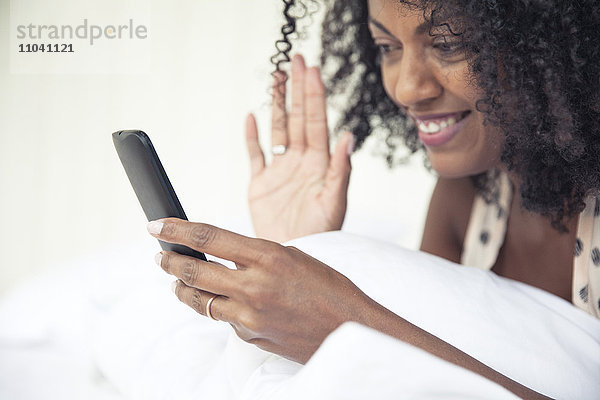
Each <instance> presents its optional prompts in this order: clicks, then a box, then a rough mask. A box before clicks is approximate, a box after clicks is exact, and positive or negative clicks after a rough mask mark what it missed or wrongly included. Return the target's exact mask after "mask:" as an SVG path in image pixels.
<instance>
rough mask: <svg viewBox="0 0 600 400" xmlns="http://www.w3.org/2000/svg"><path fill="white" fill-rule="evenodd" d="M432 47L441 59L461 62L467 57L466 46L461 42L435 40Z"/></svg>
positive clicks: (445, 39)
mask: <svg viewBox="0 0 600 400" xmlns="http://www.w3.org/2000/svg"><path fill="white" fill-rule="evenodd" d="M432 47H433V48H434V49H435V50H436V52H437V54H438V56H439V57H440V58H444V59H448V60H452V61H459V60H462V59H464V57H465V52H464V45H463V44H462V42H461V41H460V40H456V39H447V38H446V37H440V38H439V39H438V38H436V39H435V40H434V42H433V45H432Z"/></svg>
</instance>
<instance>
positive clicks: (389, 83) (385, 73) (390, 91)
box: [381, 64, 398, 104]
mask: <svg viewBox="0 0 600 400" xmlns="http://www.w3.org/2000/svg"><path fill="white" fill-rule="evenodd" d="M381 81H382V83H383V90H384V91H385V93H386V94H387V96H388V97H389V98H390V100H392V101H393V102H394V103H396V104H398V102H397V101H396V100H395V99H394V88H395V87H396V80H395V77H394V75H393V73H392V71H391V70H390V68H389V67H385V66H384V65H383V64H382V66H381Z"/></svg>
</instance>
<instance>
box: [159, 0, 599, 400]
mask: <svg viewBox="0 0 600 400" xmlns="http://www.w3.org/2000/svg"><path fill="white" fill-rule="evenodd" d="M326 3H327V6H328V10H327V14H326V16H325V20H324V24H323V55H322V64H323V69H324V70H325V71H326V72H327V75H326V83H325V85H324V84H323V83H322V82H321V79H320V74H319V70H318V69H317V68H314V67H312V68H309V67H307V66H306V65H305V62H304V60H303V58H302V57H301V56H299V55H296V56H294V57H293V58H292V66H291V69H292V76H291V89H292V93H291V97H292V101H291V110H290V111H289V113H288V112H287V110H286V109H285V107H284V106H283V105H285V104H286V102H285V96H286V89H285V84H284V83H285V82H286V80H287V75H286V74H285V73H283V72H282V71H281V70H280V66H281V64H282V61H281V59H282V57H274V58H273V60H274V64H275V67H276V72H275V74H274V75H275V83H274V89H275V90H274V107H273V129H272V132H271V138H272V144H273V145H276V146H277V147H276V148H277V149H278V151H277V153H275V152H274V154H276V157H274V159H273V162H272V163H271V164H270V165H266V163H265V159H264V154H263V151H262V149H261V146H260V145H259V142H258V131H257V127H256V123H255V121H254V118H252V117H249V118H248V120H247V126H246V139H247V144H248V151H249V154H250V159H251V166H252V181H251V183H250V193H249V200H250V209H251V212H252V217H253V223H254V226H255V230H256V233H257V235H258V236H259V237H261V238H264V239H271V240H274V241H280V242H281V241H286V240H289V239H291V238H295V237H299V236H302V235H306V234H309V233H315V232H321V231H329V230H337V229H340V227H341V224H342V221H343V219H344V214H345V208H346V192H347V188H348V180H349V176H350V170H351V168H350V159H349V153H350V152H348V151H347V150H346V149H347V148H349V147H350V148H352V147H353V146H354V141H356V144H357V145H359V146H360V145H361V144H362V142H363V141H364V140H365V138H366V137H367V136H369V135H370V134H371V133H372V132H374V133H377V134H380V135H383V138H384V140H385V142H386V144H387V145H388V148H389V152H388V154H387V158H388V161H389V163H390V164H393V163H394V151H395V150H396V148H397V147H398V146H399V144H400V143H399V141H398V139H403V141H404V142H405V144H406V145H407V146H408V148H409V149H410V150H411V151H412V152H416V151H418V150H424V151H425V154H426V156H427V160H428V163H429V165H430V166H431V167H432V169H433V170H435V172H436V173H437V174H438V175H439V179H438V183H437V186H436V188H435V190H434V193H433V196H432V199H431V203H430V206H429V212H428V216H427V221H426V225H425V231H424V234H423V240H422V244H421V250H423V251H426V252H429V253H432V254H435V255H438V256H441V257H443V258H446V259H448V260H450V261H454V262H462V263H463V264H466V265H470V266H475V267H479V268H482V269H488V270H489V269H491V270H492V271H493V272H494V273H496V274H497V275H500V276H503V277H505V278H509V279H512V280H515V281H519V282H523V283H526V284H529V285H531V286H535V287H538V288H540V289H543V290H545V291H546V292H549V293H551V294H553V295H555V296H558V297H562V298H563V299H565V300H568V301H570V302H572V303H573V304H574V305H575V306H577V307H579V308H581V309H582V310H584V311H586V312H587V313H588V314H590V315H592V316H594V317H600V269H599V268H598V265H600V261H599V260H600V257H599V256H598V254H600V251H599V250H598V248H599V247H600V218H599V217H600V211H599V210H600V200H599V199H598V198H596V196H597V195H598V194H599V193H600V162H599V161H598V160H599V159H598V157H597V154H598V153H599V152H600V113H599V110H598V104H599V101H600V80H598V76H600V51H599V50H598V48H597V46H596V45H595V44H594V40H593V38H594V37H596V36H597V27H598V26H600V5H598V4H597V2H595V1H577V2H568V1H567V2H565V1H558V0H557V1H556V2H554V3H553V2H548V1H544V2H532V1H521V2H519V1H517V2H514V1H513V2H505V3H504V2H500V1H494V0H490V1H480V0H473V1H459V0H451V1H447V0H444V1H428V0H423V1H400V0H368V1H364V0H363V1H359V0H356V1H352V2H349V1H342V0H338V1H334V0H332V1H328V2H326ZM549 3H553V4H549ZM284 4H285V5H286V7H285V11H284V14H285V16H286V19H287V24H286V26H285V27H284V28H283V29H282V32H283V34H284V39H283V42H284V43H287V44H288V46H280V49H281V51H280V54H279V55H280V56H281V55H283V59H286V58H288V53H289V51H290V47H291V46H290V45H289V42H288V39H289V37H290V35H291V34H292V33H293V32H294V29H295V27H296V25H295V22H296V19H297V18H296V17H294V16H295V15H298V14H297V13H298V10H299V9H300V13H299V14H300V15H306V14H310V12H307V8H306V7H304V8H303V7H301V6H300V7H299V8H298V3H297V2H294V1H284ZM301 4H302V3H301ZM292 5H294V6H295V7H291V6H292ZM278 43H281V42H278ZM348 93H349V94H350V100H347V101H346V102H345V103H344V105H345V106H344V108H343V110H342V111H343V112H342V119H341V122H340V126H339V127H340V128H343V129H345V130H349V131H351V132H352V133H353V136H352V137H350V135H348V134H347V133H346V134H344V135H343V136H341V137H340V139H339V141H338V144H337V146H336V148H335V149H334V150H333V152H332V154H330V152H329V147H328V140H327V117H326V108H325V96H326V94H329V95H332V96H334V97H335V96H341V95H348ZM281 149H283V150H281ZM280 150H281V151H280ZM149 229H150V231H151V233H152V234H153V235H155V236H156V237H158V238H161V239H162V240H167V241H173V242H175V243H183V244H189V245H191V246H192V247H193V246H194V245H195V246H196V248H197V249H198V250H204V249H205V248H207V249H210V248H216V249H219V251H220V250H222V249H223V248H226V247H227V246H228V243H229V246H231V244H232V243H233V244H235V246H234V247H235V249H229V250H230V253H229V254H228V256H225V257H226V258H228V259H230V260H232V261H234V262H236V265H237V267H238V271H239V272H228V271H226V270H224V269H223V268H221V267H216V266H215V265H208V264H209V263H199V262H194V263H193V265H192V266H190V260H186V259H184V257H181V256H178V255H176V254H171V253H169V254H166V255H167V257H166V258H165V257H164V256H163V257H159V258H158V259H159V260H161V261H159V263H160V264H161V266H162V267H163V269H165V270H167V272H170V273H173V274H174V275H175V276H177V277H178V278H179V279H180V280H179V282H178V284H177V286H176V295H177V296H178V297H179V299H180V300H182V301H183V302H184V303H186V304H188V305H190V306H191V307H193V308H194V309H196V310H197V311H198V312H200V313H201V314H206V315H212V316H215V315H216V316H220V317H221V319H223V320H225V321H227V322H229V323H230V324H231V325H232V326H233V327H234V329H235V330H236V332H237V333H238V335H239V336H240V337H241V338H242V339H244V340H246V341H248V342H250V343H254V344H256V345H257V346H259V347H261V348H263V349H266V350H269V351H272V352H275V353H277V354H280V355H282V356H284V357H287V358H290V359H292V360H296V361H300V362H305V361H306V360H308V359H309V358H310V357H311V356H312V355H313V353H314V352H315V351H316V349H318V347H319V346H320V344H321V342H322V341H323V340H324V338H325V336H326V335H327V334H328V333H329V332H331V331H332V330H333V329H335V328H336V327H337V326H339V325H340V324H341V323H343V322H345V321H358V322H360V323H362V324H365V325H367V326H370V327H372V328H375V329H377V330H379V331H381V332H384V333H387V334H389V335H391V336H394V337H396V338H398V339H401V340H403V341H405V342H407V343H409V344H412V345H414V346H416V347H419V348H421V349H423V350H426V351H427V352H429V353H431V354H434V355H436V356H438V357H440V358H442V359H444V360H447V361H450V362H452V363H454V364H456V365H458V366H461V367H463V368H466V369H468V370H471V371H473V372H476V373H477V374H479V375H481V376H483V377H486V378H488V379H489V380H492V381H494V382H496V383H498V384H500V385H501V386H503V387H505V388H506V389H508V390H510V391H511V392H513V393H514V394H516V395H517V396H519V397H521V398H527V399H537V398H546V397H545V396H543V395H541V394H540V393H537V392H536V391H534V390H531V389H529V388H528V387H525V386H524V385H522V384H520V383H519V382H517V381H516V380H512V379H510V378H509V377H508V376H505V375H503V374H502V373H500V372H498V371H496V370H494V369H492V368H490V367H489V366H487V365H485V364H484V363H482V362H481V361H479V360H478V359H476V358H474V357H471V356H470V355H469V354H467V353H465V352H463V351H461V349H458V348H456V347H453V346H452V345H450V344H449V343H446V342H445V341H443V340H441V339H439V338H438V337H436V336H434V335H432V334H430V333H429V332H427V331H425V330H423V329H421V328H420V327H419V326H416V325H414V324H412V323H411V322H409V321H408V320H406V319H404V318H403V317H402V316H400V315H396V314H394V313H392V312H391V311H389V310H387V309H386V308H385V307H383V306H382V305H380V304H378V303H376V302H374V301H373V300H371V299H370V298H369V297H368V296H366V294H365V293H363V292H362V291H361V290H360V289H359V288H358V287H356V286H354V284H352V282H350V281H348V280H346V279H344V277H343V276H340V275H339V274H337V273H336V272H335V271H333V270H332V269H331V268H329V267H328V266H327V265H324V264H322V263H320V262H319V261H317V260H315V259H313V258H312V257H310V256H308V255H306V254H304V253H302V252H299V251H298V250H297V249H294V248H290V247H284V246H280V245H278V244H276V243H272V242H270V241H268V240H263V239H249V238H240V237H236V236H232V234H231V233H228V232H224V231H221V230H219V229H217V228H215V227H211V226H207V225H204V224H193V223H190V222H183V221H177V220H169V219H166V220H163V221H160V222H156V223H154V224H152V225H150V226H149ZM190 238H192V239H190ZM194 238H195V239H194ZM190 240H192V242H190ZM583 249H585V250H583ZM209 253H210V250H209ZM232 253H235V254H232ZM223 254H224V253H223ZM250 255H254V257H252V256H250ZM249 256H250V258H248V257H249ZM185 268H188V269H190V271H187V272H186V273H182V272H181V271H182V270H183V269H185ZM366 268H368V266H366ZM220 274H230V275H237V277H238V280H239V282H238V284H233V285H231V282H229V286H228V287H221V286H213V285H212V284H213V283H214V282H216V281H221V280H220V279H215V278H218V277H219V276H220ZM190 276H194V277H197V276H201V278H200V279H197V280H193V279H190ZM233 280H234V279H233V278H232V281H233ZM299 288H301V290H298V289H299ZM457 290H461V289H460V288H457ZM473 299H474V301H485V298H480V299H477V298H476V296H475V293H474V298H473ZM490 317H491V318H493V316H490ZM549 328H551V327H549ZM464 329H467V327H464ZM481 340H486V338H482V339H481Z"/></svg>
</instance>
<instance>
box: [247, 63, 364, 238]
mask: <svg viewBox="0 0 600 400" xmlns="http://www.w3.org/2000/svg"><path fill="white" fill-rule="evenodd" d="M284 80H285V76H284V75H283V73H282V74H279V75H277V76H276V79H275V83H274V85H273V110H272V133H271V143H272V145H273V146H274V149H275V146H277V148H278V149H279V150H282V149H285V152H284V153H283V154H274V155H273V162H272V163H271V165H268V166H267V165H265V157H264V153H263V151H262V149H261V147H260V145H259V142H258V130H257V127H256V121H255V119H254V117H253V116H252V115H249V116H248V118H247V120H246V143H247V146H248V153H249V155H250V165H251V175H252V176H251V181H250V187H249V189H248V201H249V205H250V213H251V216H252V222H253V224H254V229H255V232H256V235H257V236H258V237H261V238H266V239H270V240H274V241H277V242H284V241H287V240H290V239H293V238H296V237H300V236H304V235H308V234H311V233H318V232H325V231H330V230H337V229H340V228H341V227H342V223H343V221H344V215H345V213H346V199H347V192H348V183H349V179H350V171H351V166H350V154H351V152H352V150H353V144H354V139H353V137H352V134H351V133H345V134H344V135H343V136H341V138H340V139H339V141H338V143H337V146H336V148H335V150H334V153H333V154H330V153H329V136H328V128H327V114H326V106H325V89H324V86H323V82H322V81H321V77H320V72H319V69H318V68H316V67H312V68H307V67H306V66H305V64H304V59H303V58H302V56H300V55H296V56H294V57H293V59H292V85H291V86H292V87H291V90H292V102H291V103H292V107H291V111H290V112H289V114H288V112H287V111H286V109H285V96H286V94H285V85H284V84H283V83H282V82H283V81H284Z"/></svg>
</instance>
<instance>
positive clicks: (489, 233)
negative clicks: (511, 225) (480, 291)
mask: <svg viewBox="0 0 600 400" xmlns="http://www.w3.org/2000/svg"><path fill="white" fill-rule="evenodd" d="M499 183H500V184H499V192H498V204H487V203H486V202H485V201H484V200H483V198H482V197H481V196H479V195H476V196H475V199H474V202H473V208H472V210H471V219H470V220H469V226H468V228H467V233H466V235H465V243H464V247H463V253H462V256H461V264H463V265H469V266H473V267H477V268H481V269H488V270H489V269H491V268H492V267H493V266H494V264H495V263H496V258H497V257H498V253H499V252H500V248H501V247H502V244H503V242H504V236H505V235H506V225H507V221H508V210H510V202H511V198H512V186H511V183H510V181H509V180H508V177H507V176H506V174H504V173H501V174H500V175H499ZM585 204H586V207H585V209H584V210H583V212H582V213H581V214H580V215H579V225H578V227H577V240H576V243H575V249H574V262H573V289H572V293H573V294H572V298H571V301H572V303H573V304H574V305H575V306H577V307H579V308H581V309H582V310H584V311H585V312H587V313H589V314H592V315H593V316H595V317H596V318H600V201H599V199H598V198H596V197H592V196H590V197H588V198H586V200H585Z"/></svg>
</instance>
